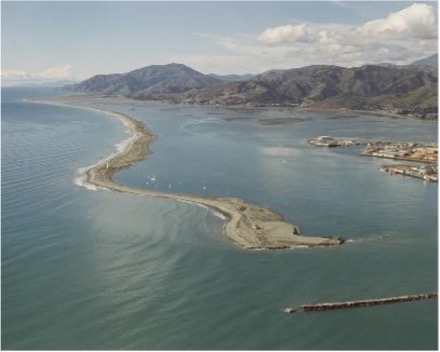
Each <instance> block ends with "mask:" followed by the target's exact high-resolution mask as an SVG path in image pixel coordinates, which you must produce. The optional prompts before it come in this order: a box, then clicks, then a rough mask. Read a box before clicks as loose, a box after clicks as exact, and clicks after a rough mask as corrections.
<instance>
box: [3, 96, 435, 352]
mask: <svg viewBox="0 0 440 352" xmlns="http://www.w3.org/2000/svg"><path fill="white" fill-rule="evenodd" d="M51 94H56V93H55V92H53V91H50V90H41V89H23V88H9V89H2V208H1V210H2V241H1V245H2V252H1V255H2V287H1V291H2V347H3V348H4V349H303V350H304V349H436V348H437V303H436V302H415V303H407V304H398V305H390V306H384V307H375V308H365V309H354V310H346V311H335V312H325V313H314V314H297V315H295V314H294V315H287V314H283V313H281V312H280V310H281V309H282V308H284V307H286V306H298V305H301V304H308V303H318V302H323V301H340V300H350V299H363V298H375V297H387V296H394V295H401V294H412V293H425V292H434V291H437V192H438V186H437V185H436V184H425V183H423V182H422V181H420V180H416V179H411V178H403V177H398V176H396V177H392V176H390V175H388V174H385V173H381V172H379V171H377V168H378V166H379V165H380V164H382V163H383V162H384V160H377V159H371V158H363V157H359V156H358V153H359V149H316V148H311V147H310V146H308V145H307V144H306V143H305V139H307V138H310V137H315V136H318V135H323V134H326V135H334V136H341V137H342V136H347V137H370V138H377V139H384V140H385V139H386V140H417V141H421V142H430V141H436V140H437V125H436V124H433V123H429V122H428V123H423V122H419V121H412V120H406V119H390V118H384V117H377V116H364V115H357V117H353V118H350V117H344V118H335V117H340V116H339V115H338V114H337V113H330V112H328V113H325V112H324V113H323V112H321V113H316V112H303V111H287V110H234V109H210V108H202V107H169V106H141V105H135V106H130V105H127V104H120V105H113V106H111V109H112V110H118V111H122V112H126V113H128V114H130V115H133V116H135V117H136V118H138V119H140V120H142V121H144V122H145V123H146V124H147V125H148V126H149V128H150V129H151V130H152V131H153V132H154V133H156V134H157V135H158V139H157V141H156V142H155V143H154V144H153V145H152V148H151V149H152V151H153V154H152V155H151V156H150V157H149V159H148V160H146V161H144V162H142V163H139V164H138V165H136V166H133V167H131V168H130V169H128V170H125V171H123V172H121V173H120V174H118V175H117V176H116V179H117V180H118V181H120V182H124V183H127V184H130V185H133V186H137V187H150V188H153V189H159V190H162V191H167V192H185V193H192V194H208V195H215V196H217V195H218V196H228V195H230V196H238V197H241V198H244V199H246V200H248V201H251V202H254V203H257V204H260V205H263V206H266V207H269V208H271V209H274V210H277V211H279V212H281V213H282V214H283V215H284V216H285V217H286V218H287V219H289V220H290V221H292V222H294V223H296V224H298V225H300V226H301V228H302V230H303V233H304V234H308V235H330V234H336V235H340V236H343V237H345V238H347V239H352V240H353V241H352V242H349V243H347V244H345V245H344V246H341V247H335V248H318V249H298V250H294V251H283V252H244V251H242V250H241V249H239V248H236V247H234V246H233V245H232V244H230V243H229V242H228V240H227V239H226V238H225V236H224V235H223V233H222V224H223V222H222V219H220V218H218V217H216V216H215V214H213V213H211V212H209V211H207V210H206V209H204V208H201V207H197V206H195V205H191V204H185V203H176V202H172V201H165V200H157V199H152V198H145V197H137V196H130V195H126V194H121V193H116V192H110V191H105V190H98V191H92V190H89V189H87V188H85V187H80V186H78V183H80V182H79V178H78V176H79V175H78V170H79V169H80V168H82V167H84V166H88V165H92V164H93V163H95V162H97V161H98V160H100V159H102V158H104V157H106V156H107V155H109V154H110V153H112V152H115V144H116V143H118V142H120V141H122V140H124V139H126V138H128V137H129V135H128V134H127V133H126V131H125V127H124V126H122V125H121V124H120V122H119V121H117V120H115V119H112V118H110V117H108V116H107V115H104V114H101V113H98V112H92V111H89V110H83V109H75V108H66V107H56V106H49V105H35V104H29V103H24V102H23V101H22V99H23V98H28V97H35V96H47V95H51ZM107 107H108V106H107ZM290 116H291V117H302V118H306V119H307V121H305V122H303V123H301V124H297V125H291V126H271V127H268V126H260V125H259V124H258V123H257V122H256V121H255V119H256V118H262V117H264V118H270V117H290ZM328 117H333V118H328ZM226 119H232V121H227V120H226ZM385 162H388V161H385ZM152 176H154V178H155V181H152V180H151V177H152ZM146 182H148V185H147V184H146Z"/></svg>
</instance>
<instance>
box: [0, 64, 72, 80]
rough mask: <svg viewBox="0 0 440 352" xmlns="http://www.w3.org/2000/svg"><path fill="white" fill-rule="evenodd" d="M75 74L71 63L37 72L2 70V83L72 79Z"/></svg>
mask: <svg viewBox="0 0 440 352" xmlns="http://www.w3.org/2000/svg"><path fill="white" fill-rule="evenodd" d="M72 76H73V72H72V67H71V66H70V65H58V66H51V67H48V68H46V69H44V70H42V71H40V72H37V73H29V72H25V71H20V70H2V71H1V79H2V84H14V83H32V82H51V81H57V80H63V79H71V78H72Z"/></svg>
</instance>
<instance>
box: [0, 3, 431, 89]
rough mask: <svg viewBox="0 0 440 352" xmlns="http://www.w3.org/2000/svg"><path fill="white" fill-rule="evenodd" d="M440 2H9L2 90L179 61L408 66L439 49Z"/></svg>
mask: <svg viewBox="0 0 440 352" xmlns="http://www.w3.org/2000/svg"><path fill="white" fill-rule="evenodd" d="M437 13H438V6H437V2H426V1H423V2H417V1H415V2H412V1H283V2H275V1H268V2H254V1H243V2H234V1H229V2H225V1H222V2H214V1H203V2H184V1H177V2H166V1H161V2H139V1H135V2H128V1H125V2H115V1H95V2H92V1H78V2H62V1H56V2H55V1H52V2H50V1H46V2H33V1H30V2H20V1H2V2H1V39H2V41H1V61H2V62H1V64H2V65H1V77H2V85H9V84H15V83H22V82H32V81H36V82H45V81H57V80H66V79H68V80H70V79H72V80H81V79H85V78H88V77H91V76H93V75H95V74H107V73H119V72H128V71H130V70H133V69H136V68H140V67H144V66H148V65H153V64H167V63H172V62H177V63H183V64H185V65H188V66H190V67H192V68H194V69H196V70H198V71H201V72H203V73H218V74H232V73H234V74H244V73H261V72H264V71H267V70H270V69H286V68H294V67H302V66H307V65H312V64H331V65H341V66H348V67H351V66H360V65H363V64H367V63H368V64H374V63H385V62H389V63H394V64H407V63H410V62H412V61H414V60H416V59H420V58H423V57H426V56H429V55H431V54H433V53H436V52H437V49H438V18H437Z"/></svg>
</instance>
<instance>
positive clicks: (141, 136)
mask: <svg viewBox="0 0 440 352" xmlns="http://www.w3.org/2000/svg"><path fill="white" fill-rule="evenodd" d="M28 102H29V103H37V104H49V105H59V106H65V107H75V108H86V109H90V110H94V111H98V112H103V113H106V114H109V115H111V116H112V117H114V118H117V119H118V120H120V121H121V122H122V123H123V124H124V125H126V126H127V127H128V128H129V130H130V132H131V134H132V136H131V137H130V138H129V139H128V140H126V141H127V143H126V145H125V146H124V147H123V148H121V150H119V151H118V152H117V153H115V154H112V155H110V156H109V157H107V158H105V159H103V160H101V161H99V162H98V163H96V164H95V165H92V166H90V167H88V168H86V175H87V182H88V183H89V184H91V185H94V186H96V187H98V188H105V189H109V190H114V191H118V192H124V193H129V194H134V195H139V196H149V197H155V198H161V199H170V200H173V201H179V202H190V203H196V204H197V205H201V206H205V207H208V208H209V209H210V210H214V211H216V212H218V213H220V214H222V215H223V216H224V217H225V220H224V221H225V224H224V225H223V232H224V233H225V235H226V236H227V237H228V238H229V239H230V240H231V241H232V242H233V243H235V244H236V245H238V246H240V247H242V248H243V249H245V250H264V249H272V250H273V249H294V248H302V247H320V246H334V245H340V244H342V243H344V242H345V241H344V240H343V239H342V238H339V237H336V236H329V237H314V236H302V235H301V234H300V229H299V228H298V226H296V225H294V224H290V223H287V222H285V221H284V219H283V217H282V215H280V214H278V213H276V212H274V211H272V210H269V209H265V208H261V207H259V206H257V205H253V204H250V203H247V202H246V201H244V200H242V199H239V198H215V197H203V196H193V195H187V194H180V193H165V192H159V191H152V190H148V189H143V188H135V187H130V186H127V185H123V184H120V183H117V182H115V181H114V180H113V175H114V174H116V173H117V172H119V171H121V170H123V169H125V168H128V167H130V166H131V165H133V164H134V163H136V162H139V161H142V160H145V159H146V158H148V156H149V155H150V154H151V151H150V145H151V143H153V142H154V141H155V140H156V139H157V137H156V135H154V134H153V133H152V132H151V131H150V130H149V129H148V128H147V126H146V125H145V124H144V123H142V122H141V121H139V120H136V119H135V118H133V117H131V116H129V115H126V114H123V113H121V112H117V111H109V110H105V109H102V108H95V107H91V106H84V105H81V104H80V103H76V104H68V103H65V102H61V103H59V102H57V101H50V100H32V101H29V100H28ZM124 142H125V141H124Z"/></svg>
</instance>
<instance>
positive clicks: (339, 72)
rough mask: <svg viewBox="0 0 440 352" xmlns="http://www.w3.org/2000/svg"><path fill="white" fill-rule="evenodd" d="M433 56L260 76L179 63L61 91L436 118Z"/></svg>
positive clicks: (94, 80)
mask: <svg viewBox="0 0 440 352" xmlns="http://www.w3.org/2000/svg"><path fill="white" fill-rule="evenodd" d="M437 62H438V57H437V55H433V56H432V57H429V58H426V59H422V60H418V61H416V62H414V63H413V64H411V65H404V66H397V65H364V66H361V67H351V68H347V67H340V66H333V65H313V66H306V67H301V68H294V69H287V70H271V71H267V72H264V73H262V74H259V75H243V76H240V75H227V76H220V75H214V74H210V75H205V74H203V73H200V72H198V71H195V70H193V69H191V68H189V67H187V66H185V65H182V64H168V65H153V66H147V67H144V68H140V69H137V70H134V71H130V72H128V73H123V74H110V75H97V76H94V77H92V78H89V79H87V80H85V81H83V82H80V83H78V84H74V85H69V86H66V87H65V88H66V89H67V90H68V91H70V92H74V93H87V94H99V95H107V96H108V95H110V96H124V97H127V98H132V99H137V100H162V101H166V102H173V103H186V104H207V105H221V106H223V105H227V106H237V105H240V106H241V105H245V106H295V107H309V108H347V109H359V110H385V111H389V112H393V113H399V114H410V115H414V116H416V117H419V118H435V117H436V116H437V109H438V98H437V96H438V65H437Z"/></svg>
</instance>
